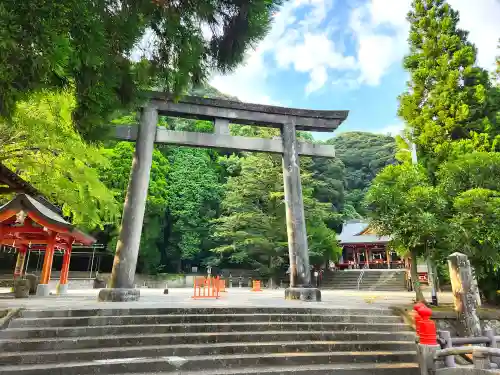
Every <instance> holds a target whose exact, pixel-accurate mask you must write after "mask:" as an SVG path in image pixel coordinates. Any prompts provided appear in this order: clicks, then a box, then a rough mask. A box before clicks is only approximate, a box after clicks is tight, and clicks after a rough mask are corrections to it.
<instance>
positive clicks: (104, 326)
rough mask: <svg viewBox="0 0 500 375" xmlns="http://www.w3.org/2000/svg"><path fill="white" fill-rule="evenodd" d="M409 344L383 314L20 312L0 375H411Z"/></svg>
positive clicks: (0, 343)
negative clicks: (333, 374)
mask: <svg viewBox="0 0 500 375" xmlns="http://www.w3.org/2000/svg"><path fill="white" fill-rule="evenodd" d="M414 340H415V337H414V333H413V332H412V331H410V329H409V328H408V327H407V326H406V325H404V324H403V323H401V320H400V318H399V317H397V316H393V315H392V313H391V311H390V310H388V309H384V310H382V309H355V310H348V309H333V310H332V309H328V310H327V309H319V308H226V307H224V308H135V309H92V310H44V311H41V310H40V311H35V310H24V311H22V312H21V315H20V317H18V318H15V319H13V320H12V321H11V322H10V323H9V326H8V327H7V328H6V329H4V330H2V331H0V374H2V375H11V374H12V375H14V374H15V375H45V374H46V375H49V374H50V375H90V374H130V375H132V374H135V375H139V374H157V375H160V374H162V375H174V374H182V375H216V374H217V375H223V374H227V375H237V374H238V375H244V374H261V375H279V374H282V375H285V374H286V375H305V374H315V375H326V374H332V373H333V372H335V374H336V375H370V374H373V375H377V374H384V375H417V374H418V373H419V372H418V368H417V365H416V353H415V350H416V347H415V341H414ZM181 364H182V366H180V365H181ZM179 366H180V370H179Z"/></svg>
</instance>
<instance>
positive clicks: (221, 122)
mask: <svg viewBox="0 0 500 375" xmlns="http://www.w3.org/2000/svg"><path fill="white" fill-rule="evenodd" d="M214 126H215V134H219V135H230V132H229V120H228V119H225V118H216V119H215V123H214Z"/></svg>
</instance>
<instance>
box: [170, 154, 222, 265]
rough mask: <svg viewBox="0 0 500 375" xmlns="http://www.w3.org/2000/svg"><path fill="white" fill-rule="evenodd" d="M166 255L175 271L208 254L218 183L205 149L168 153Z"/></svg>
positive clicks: (219, 189)
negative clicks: (169, 161) (205, 251)
mask: <svg viewBox="0 0 500 375" xmlns="http://www.w3.org/2000/svg"><path fill="white" fill-rule="evenodd" d="M168 157H169V159H170V160H171V165H172V169H171V172H170V174H169V176H168V179H167V184H168V189H169V204H168V211H167V221H168V225H167V230H166V233H165V241H166V254H167V259H168V261H169V263H171V264H176V265H177V267H176V268H175V269H176V271H178V272H180V271H182V270H183V265H184V264H187V263H193V264H199V263H200V262H202V261H203V257H204V256H206V255H208V254H205V253H203V250H205V249H207V247H208V246H209V237H210V232H211V220H212V219H214V218H216V217H217V215H218V209H219V203H220V200H221V195H222V184H221V183H220V181H219V179H220V176H219V174H218V171H217V168H216V166H215V162H214V161H213V160H212V158H211V155H210V153H209V152H207V150H204V149H195V148H181V147H176V148H174V149H172V150H171V151H170V152H169V155H168Z"/></svg>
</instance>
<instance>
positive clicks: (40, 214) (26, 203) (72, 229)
mask: <svg viewBox="0 0 500 375" xmlns="http://www.w3.org/2000/svg"><path fill="white" fill-rule="evenodd" d="M20 211H24V212H25V213H26V214H27V216H28V217H30V218H31V219H32V220H33V221H35V222H36V223H37V224H39V225H42V226H44V227H47V228H48V229H50V230H53V231H55V232H58V233H62V234H66V235H68V236H70V237H73V238H74V239H75V241H76V242H79V243H82V244H84V245H90V244H93V243H95V242H96V240H95V238H93V237H92V236H90V235H88V234H86V233H84V232H82V231H80V230H78V229H77V228H76V226H75V225H73V224H71V223H69V222H68V221H66V220H65V219H64V218H63V217H62V216H61V215H59V214H58V213H57V212H54V211H53V210H52V209H51V208H49V207H47V206H45V205H44V204H42V203H41V202H39V201H38V200H36V199H35V198H33V197H31V196H30V195H28V194H18V195H16V197H15V198H14V199H12V200H11V201H10V202H8V203H6V204H4V205H3V206H1V207H0V222H8V221H9V220H12V217H15V215H16V214H17V213H19V212H20Z"/></svg>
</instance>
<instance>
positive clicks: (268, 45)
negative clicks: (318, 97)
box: [211, 0, 356, 103]
mask: <svg viewBox="0 0 500 375" xmlns="http://www.w3.org/2000/svg"><path fill="white" fill-rule="evenodd" d="M332 7H333V0H292V1H289V2H287V3H285V5H284V6H283V7H282V8H281V10H280V12H279V13H278V14H276V16H275V17H274V24H273V27H272V29H271V32H270V33H269V34H268V35H267V37H266V38H265V39H264V40H263V41H262V42H261V43H260V44H259V46H258V47H257V49H256V50H255V51H250V52H249V54H248V56H247V58H246V61H245V64H244V65H243V66H242V67H240V68H238V69H237V70H236V71H235V72H234V73H233V74H230V75H227V76H220V75H215V76H214V77H213V79H212V80H211V84H212V85H214V86H215V87H216V88H217V89H219V90H220V91H223V92H225V93H228V94H232V95H235V96H238V97H239V98H240V99H242V100H249V101H252V102H260V103H266V101H269V100H270V98H269V97H267V96H263V95H262V92H265V91H266V79H267V78H268V74H269V70H270V69H272V68H273V66H272V65H271V66H269V65H266V63H265V62H264V59H265V57H266V56H267V57H268V58H269V59H270V60H272V61H273V62H274V63H275V64H276V67H277V68H279V69H293V70H295V71H297V72H300V73H305V74H308V76H309V83H308V84H307V86H306V88H305V90H306V93H311V92H313V91H316V90H319V89H320V88H322V87H323V86H324V85H325V83H326V82H327V81H328V69H354V68H355V65H356V61H355V59H354V57H352V56H344V55H343V54H342V53H340V52H339V51H338V49H337V46H336V45H335V44H334V43H333V41H332V40H331V39H330V38H329V36H328V34H327V33H325V31H323V30H321V29H320V26H321V25H322V23H323V22H324V21H325V19H326V17H327V15H328V11H329V10H330V9H332ZM299 8H300V9H303V10H305V11H306V12H305V14H304V16H303V18H302V19H301V20H297V18H296V16H295V13H296V11H297V10H298V9H299ZM329 31H330V32H331V31H333V30H329ZM245 98H246V99H245Z"/></svg>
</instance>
